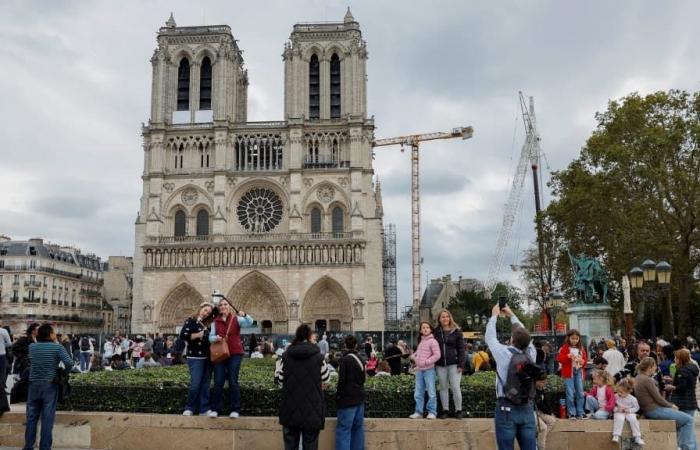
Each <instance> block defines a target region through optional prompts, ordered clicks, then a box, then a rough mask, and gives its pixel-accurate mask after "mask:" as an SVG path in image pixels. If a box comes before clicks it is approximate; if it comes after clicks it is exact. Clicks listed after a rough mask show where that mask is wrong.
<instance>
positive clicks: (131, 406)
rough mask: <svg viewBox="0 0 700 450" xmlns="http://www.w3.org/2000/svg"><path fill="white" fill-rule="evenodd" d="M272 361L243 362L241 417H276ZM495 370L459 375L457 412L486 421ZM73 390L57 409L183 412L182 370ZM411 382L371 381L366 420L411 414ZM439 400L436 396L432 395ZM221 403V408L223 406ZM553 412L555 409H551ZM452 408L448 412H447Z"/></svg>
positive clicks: (82, 382)
mask: <svg viewBox="0 0 700 450" xmlns="http://www.w3.org/2000/svg"><path fill="white" fill-rule="evenodd" d="M274 363H275V362H274V360H271V359H257V360H256V359H244V360H243V365H242V367H241V372H240V377H239V383H240V386H241V397H242V398H241V405H242V411H241V414H243V415H246V416H276V415H277V413H278V410H279V402H280V389H279V388H278V387H276V386H275V384H274V379H273V378H274V370H275V364H274ZM495 378H496V374H495V372H481V373H477V374H474V375H471V376H464V377H462V383H461V384H462V397H463V409H464V411H465V412H466V413H467V414H468V415H470V416H472V417H490V416H492V415H493V411H494V408H495V394H494V386H495V382H496V380H495ZM331 380H332V382H331V384H330V386H329V387H328V388H327V390H326V412H327V415H328V416H335V412H336V408H335V392H336V391H335V389H336V386H335V380H336V378H335V377H333V378H332V379H331ZM71 385H72V386H73V392H72V395H71V400H70V402H69V403H66V404H64V405H61V407H62V408H63V409H73V410H78V411H118V412H142V413H159V414H179V413H181V412H182V410H183V409H184V405H185V400H186V398H187V387H188V385H189V373H188V370H187V367H186V366H175V367H164V368H155V369H132V370H122V371H109V372H107V371H105V372H91V373H86V374H78V375H75V376H73V377H72V378H71ZM413 387H414V378H413V377H412V376H410V375H401V376H394V377H371V378H368V379H367V382H366V384H365V391H366V397H367V401H366V404H365V410H366V413H365V415H366V416H367V417H406V416H408V415H409V414H411V413H412V412H413V410H414V402H413ZM547 395H548V401H549V402H551V403H552V405H553V406H556V405H558V402H559V398H563V397H564V386H563V383H562V381H561V379H560V378H559V377H556V376H550V378H549V380H548V384H547ZM224 398H225V399H227V398H228V392H227V391H226V390H224ZM438 402H439V396H438ZM227 403H228V402H227V401H224V405H225V406H224V407H225V408H227ZM556 408H557V409H555V410H558V406H556ZM452 409H454V408H452Z"/></svg>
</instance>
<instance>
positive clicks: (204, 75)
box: [199, 57, 211, 109]
mask: <svg viewBox="0 0 700 450" xmlns="http://www.w3.org/2000/svg"><path fill="white" fill-rule="evenodd" d="M199 109H211V61H210V60H209V57H205V58H204V59H203V60H202V66H201V68H200V72H199Z"/></svg>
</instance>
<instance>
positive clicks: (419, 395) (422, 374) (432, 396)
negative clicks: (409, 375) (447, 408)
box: [413, 368, 437, 414]
mask: <svg viewBox="0 0 700 450" xmlns="http://www.w3.org/2000/svg"><path fill="white" fill-rule="evenodd" d="M426 389H427V390H428V414H437V395H436V393H435V369H434V368H433V369H428V370H416V390H415V392H414V393H413V398H414V399H415V400H416V412H417V413H418V414H423V405H424V404H425V390H426Z"/></svg>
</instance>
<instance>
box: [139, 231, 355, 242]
mask: <svg viewBox="0 0 700 450" xmlns="http://www.w3.org/2000/svg"><path fill="white" fill-rule="evenodd" d="M362 237H363V232H361V231H344V232H338V233H250V234H211V235H207V236H161V237H158V238H150V240H151V241H152V242H157V243H158V244H190V243H204V242H207V243H208V242H211V243H232V242H303V241H329V240H349V239H362Z"/></svg>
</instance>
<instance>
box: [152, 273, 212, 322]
mask: <svg viewBox="0 0 700 450" xmlns="http://www.w3.org/2000/svg"><path fill="white" fill-rule="evenodd" d="M203 301H204V297H202V295H201V294H200V293H199V292H197V290H196V289H195V288H194V287H192V286H191V285H190V284H188V283H187V282H182V283H180V284H179V285H177V286H176V287H175V288H174V289H173V290H171V291H170V293H169V294H168V295H167V296H166V297H165V299H164V300H163V302H162V303H161V305H160V311H159V313H158V329H159V331H160V332H161V333H175V330H176V327H178V326H180V325H182V324H183V323H184V321H185V319H186V318H187V317H189V316H191V315H192V314H193V313H194V311H195V309H197V307H198V306H199V305H200V304H201V303H202V302H203Z"/></svg>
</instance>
